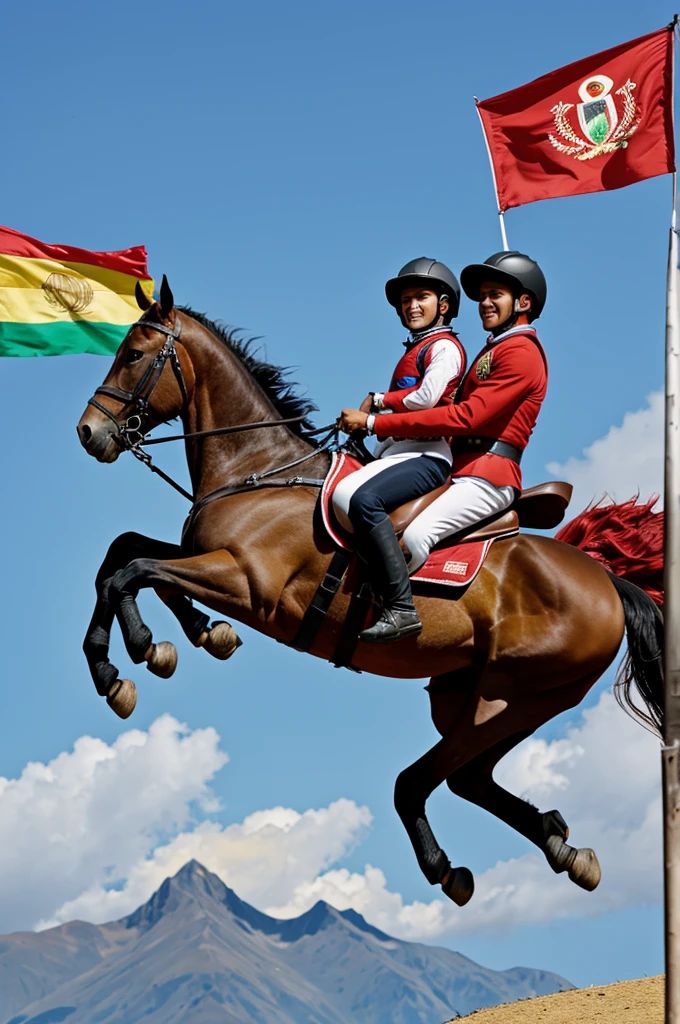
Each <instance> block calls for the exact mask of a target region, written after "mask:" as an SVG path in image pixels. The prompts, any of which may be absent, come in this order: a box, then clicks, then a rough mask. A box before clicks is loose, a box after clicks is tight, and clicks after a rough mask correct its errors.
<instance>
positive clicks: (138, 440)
mask: <svg viewBox="0 0 680 1024" xmlns="http://www.w3.org/2000/svg"><path fill="white" fill-rule="evenodd" d="M135 327H150V328H151V329H152V330H154V331H159V332H160V333H161V334H164V335H165V336H166V338H167V340H166V342H165V343H164V345H163V347H162V348H161V349H160V351H159V352H158V353H157V355H156V356H155V358H154V360H153V362H152V363H150V364H149V366H148V367H147V369H146V370H145V372H144V373H143V374H142V377H141V378H140V380H139V381H138V382H137V384H136V386H135V388H134V390H133V391H124V390H123V389H122V388H116V387H112V386H111V385H108V384H102V385H101V386H100V387H98V388H97V389H96V391H95V393H94V395H105V396H106V397H107V398H114V399H115V400H116V401H117V402H122V403H123V409H122V410H121V411H122V412H125V411H126V410H128V409H130V412H129V415H128V416H126V419H125V424H124V425H123V424H121V422H120V420H119V419H118V418H117V417H116V416H114V415H113V413H112V412H110V411H109V410H108V409H107V408H106V406H104V405H102V404H101V402H98V401H97V399H96V398H95V397H94V395H93V396H92V398H88V400H87V404H88V405H92V406H94V408H95V409H98V410H99V412H103V413H104V415H105V416H108V418H109V419H110V420H111V421H112V422H113V423H114V424H115V426H116V431H117V433H116V434H114V440H115V441H116V443H117V444H118V445H119V446H120V447H121V448H122V449H123V451H129V452H132V454H133V455H134V457H135V458H136V459H139V461H140V462H141V463H143V465H145V466H147V467H148V469H150V470H151V472H152V473H156V475H157V476H159V477H160V478H161V479H162V480H165V482H166V483H168V484H170V486H171V487H174V488H175V490H176V491H179V493H180V494H182V495H183V496H184V497H185V498H186V499H187V501H190V502H191V503H192V505H193V506H194V507H193V508H192V510H191V515H192V516H193V515H195V514H196V513H197V512H198V511H199V510H200V509H201V508H203V506H204V505H206V504H208V502H210V501H214V500H216V499H217V498H226V497H227V496H228V495H230V494H240V493H242V492H243V491H249V490H252V489H254V488H256V487H292V486H294V485H303V486H307V487H321V486H322V484H323V479H316V478H307V477H300V476H296V477H292V478H291V479H289V480H271V481H267V480H266V478H267V477H271V476H275V475H276V474H277V473H283V472H285V470H287V469H293V467H295V466H299V465H301V464H302V463H303V462H307V461H308V460H309V459H313V458H315V457H316V456H317V455H320V454H322V453H323V452H325V451H328V450H330V448H331V447H333V446H334V445H336V444H337V440H338V435H339V428H338V426H337V424H335V423H329V424H327V425H326V426H325V427H319V428H318V429H317V430H307V431H305V437H316V435H317V434H323V433H324V432H326V436H325V437H323V438H322V439H321V441H319V442H318V445H317V447H316V448H314V450H313V451H311V452H308V454H307V455H303V456H302V457H301V458H299V459H295V460H294V461H293V462H287V463H286V464H285V465H283V466H278V467H276V468H275V469H268V470H266V471H265V472H264V473H251V474H250V476H247V477H246V478H245V479H244V480H242V481H240V482H239V483H236V484H227V485H224V486H222V487H219V488H217V490H215V491H211V492H210V494H207V495H205V497H203V498H201V500H200V502H198V503H197V504H196V503H195V501H194V496H193V495H192V494H190V493H189V492H188V491H186V490H185V489H184V488H183V487H182V486H181V484H178V483H177V481H176V480H173V479H172V477H171V476H168V474H167V473H164V472H163V470H162V469H159V468H158V467H157V466H154V464H153V462H152V461H151V456H150V455H149V453H148V452H145V451H143V448H146V447H148V446H149V445H152V444H166V443H167V442H169V441H188V440H193V439H195V438H199V437H218V436H220V435H223V434H235V433H240V432H243V431H246V430H259V429H263V428H266V427H284V426H287V425H288V424H290V423H302V421H303V420H305V419H306V416H305V415H302V416H292V417H291V418H290V419H285V420H263V421H261V422H260V423H239V424H237V425H236V426H233V427H216V428H215V429H213V430H197V431H194V432H193V433H190V434H173V435H172V436H171V437H156V438H150V439H149V440H146V438H145V435H144V419H145V417H146V416H147V415H148V407H149V400H150V398H151V395H152V394H153V392H154V390H155V388H156V385H157V384H158V382H159V380H160V378H161V374H162V373H163V370H164V368H165V363H166V361H167V360H168V359H169V360H170V365H171V367H172V370H173V372H174V374H175V378H176V380H177V383H178V385H179V389H180V391H181V393H182V399H183V400H184V401H185V402H186V400H187V389H186V384H185V382H184V376H183V374H182V367H181V365H180V361H179V356H178V355H177V349H176V348H175V344H176V342H177V341H179V338H180V333H181V323H180V321H179V320H177V321H176V328H177V329H176V332H175V331H173V330H171V329H170V328H169V327H166V326H165V325H164V324H159V323H156V322H155V321H153V320H137V321H135V323H134V324H132V326H131V327H130V330H129V331H128V336H129V335H130V333H131V332H132V331H133V330H134V329H135ZM147 385H148V387H147ZM303 440H304V438H303ZM263 480H265V482H264V483H261V481H263Z"/></svg>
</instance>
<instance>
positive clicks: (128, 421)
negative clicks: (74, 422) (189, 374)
mask: <svg viewBox="0 0 680 1024" xmlns="http://www.w3.org/2000/svg"><path fill="white" fill-rule="evenodd" d="M135 327H150V328H151V330H153V331H160V333H161V334H164V335H165V336H166V339H167V340H166V342H165V344H164V345H163V347H162V348H161V349H160V351H159V352H158V353H157V354H156V356H155V358H154V360H153V362H151V363H150V364H149V365H148V366H147V368H146V370H145V371H144V373H143V374H142V376H141V378H140V379H139V381H138V382H137V384H136V386H135V388H134V390H133V391H124V390H123V389H122V388H115V387H112V386H111V385H109V384H102V385H101V387H98V388H97V390H96V391H95V395H105V396H106V397H107V398H115V400H116V401H117V402H122V403H123V409H122V410H121V413H126V412H127V415H126V416H125V425H124V426H123V425H122V424H121V422H120V420H119V419H118V418H117V417H116V416H114V415H113V413H112V412H110V411H109V410H108V409H107V408H106V406H104V405H102V404H101V402H98V401H97V399H96V398H95V397H94V396H93V397H92V398H88V400H87V404H88V405H93V406H94V408H95V409H98V410H99V412H103V413H104V415H105V416H108V418H109V419H110V420H111V421H112V422H113V423H115V425H116V429H117V433H116V434H115V435H114V438H115V440H116V442H117V443H118V444H119V445H120V446H121V448H123V449H132V448H133V447H134V446H135V445H136V444H139V442H140V441H141V440H143V438H144V433H145V432H144V420H145V419H146V416H147V410H148V407H149V401H150V399H151V396H152V394H153V393H154V391H155V389H156V385H157V384H158V382H159V380H160V379H161V374H162V373H163V370H164V368H165V363H166V361H167V360H168V359H169V360H170V365H171V367H172V369H173V372H174V374H175V378H176V379H177V383H178V384H179V389H180V391H181V392H182V401H183V402H186V400H187V389H186V384H185V383H184V377H183V375H182V367H181V365H180V361H179V356H178V355H177V349H176V348H175V343H176V342H177V341H179V336H180V333H181V324H180V321H179V320H177V321H176V331H173V330H171V329H170V328H169V327H165V325H164V324H158V323H156V322H155V321H154V320H137V321H135V323H134V324H132V326H131V327H130V330H129V331H128V333H127V337H128V338H129V336H130V334H131V333H132V332H133V331H134V329H135Z"/></svg>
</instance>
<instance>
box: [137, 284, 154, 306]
mask: <svg viewBox="0 0 680 1024" xmlns="http://www.w3.org/2000/svg"><path fill="white" fill-rule="evenodd" d="M135 298H136V299H137V305H138V306H139V308H140V309H143V310H147V309H150V308H151V306H152V305H153V303H152V301H151V299H150V298H149V296H148V295H147V294H146V292H145V291H144V289H143V288H142V286H141V284H140V283H139V281H137V283H136V284H135Z"/></svg>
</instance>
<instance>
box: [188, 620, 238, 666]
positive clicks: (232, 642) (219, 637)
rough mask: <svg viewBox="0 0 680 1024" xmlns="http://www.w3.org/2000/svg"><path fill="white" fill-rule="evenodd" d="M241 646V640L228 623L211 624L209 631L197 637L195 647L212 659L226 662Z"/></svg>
mask: <svg viewBox="0 0 680 1024" xmlns="http://www.w3.org/2000/svg"><path fill="white" fill-rule="evenodd" d="M242 644H243V640H241V638H240V636H239V635H238V633H237V632H236V630H235V629H234V627H233V626H230V625H229V623H228V622H213V624H212V626H211V627H210V629H209V630H208V631H207V632H206V633H204V634H203V635H202V636H201V637H199V639H198V644H197V646H198V647H202V648H203V650H204V651H207V652H208V654H212V656H213V658H217V659H218V660H219V661H226V660H227V658H231V656H232V654H233V653H234V651H237V650H238V648H239V647H241V645H242Z"/></svg>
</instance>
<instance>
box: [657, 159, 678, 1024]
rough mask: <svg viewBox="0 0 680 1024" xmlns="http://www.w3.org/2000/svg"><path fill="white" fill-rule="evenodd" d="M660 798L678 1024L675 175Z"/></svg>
mask: <svg viewBox="0 0 680 1024" xmlns="http://www.w3.org/2000/svg"><path fill="white" fill-rule="evenodd" d="M664 521H665V540H664V592H665V597H664V618H665V622H666V629H665V642H664V676H665V699H664V704H665V708H664V714H665V721H664V745H663V747H662V753H661V765H662V776H663V804H664V881H665V913H666V922H665V929H666V930H665V947H666V1024H680V764H679V761H680V314H679V311H678V235H677V228H676V175H675V174H674V175H673V216H672V221H671V231H670V243H669V246H668V278H667V288H666V445H665V479H664Z"/></svg>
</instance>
